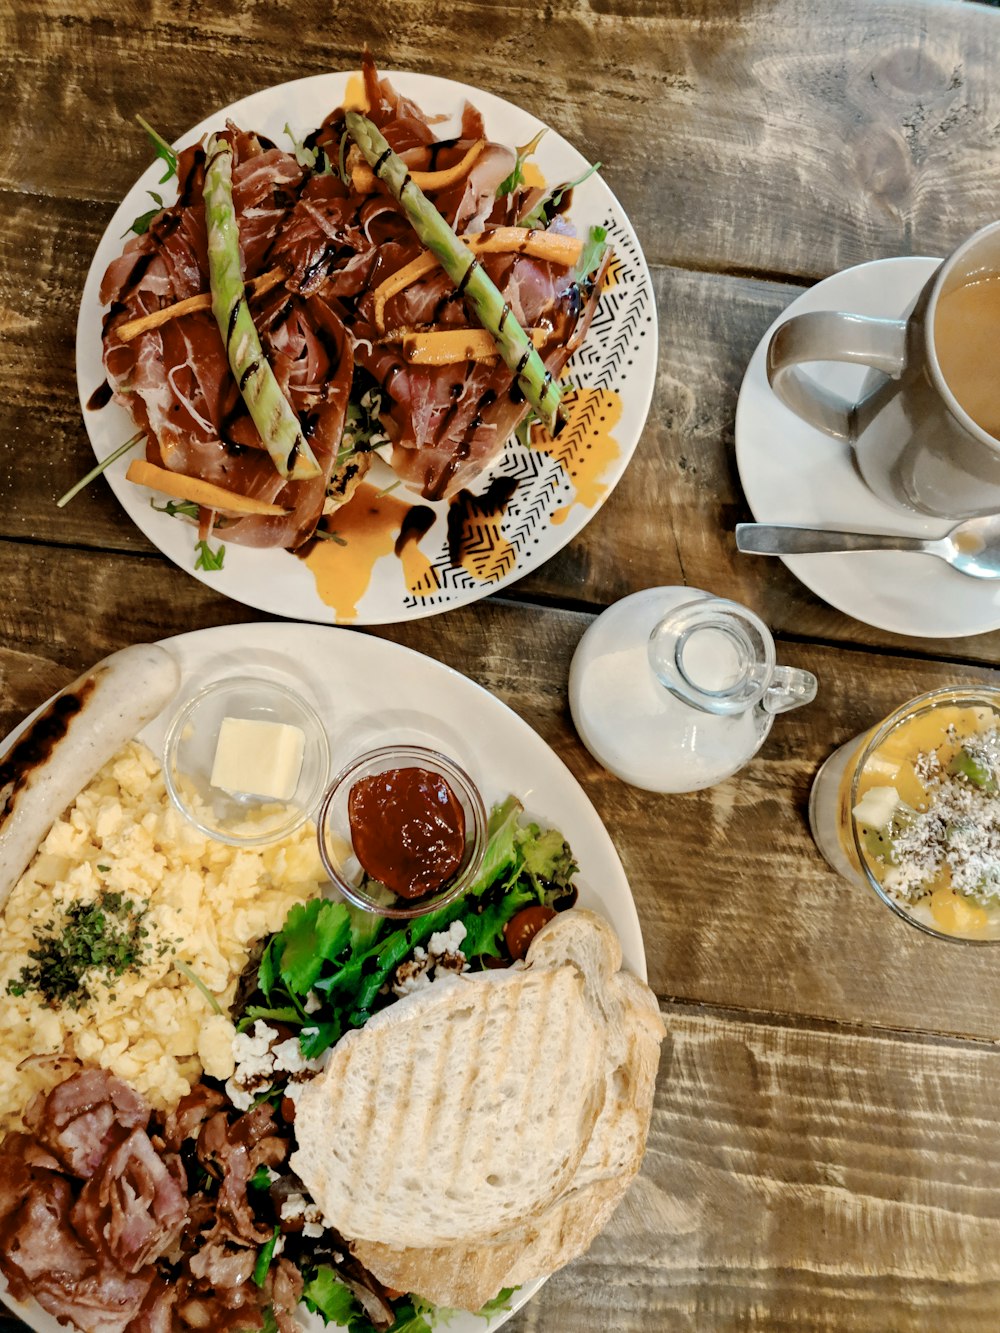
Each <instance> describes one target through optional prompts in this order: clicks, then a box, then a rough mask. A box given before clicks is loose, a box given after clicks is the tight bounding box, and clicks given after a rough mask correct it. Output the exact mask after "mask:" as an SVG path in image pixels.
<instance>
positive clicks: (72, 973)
mask: <svg viewBox="0 0 1000 1333" xmlns="http://www.w3.org/2000/svg"><path fill="white" fill-rule="evenodd" d="M146 907H147V904H146V903H141V904H137V903H134V902H133V901H132V900H131V898H126V897H125V896H124V895H123V894H121V893H111V892H110V891H108V890H107V889H102V890H101V892H100V893H99V894H98V895H97V897H96V898H95V899H94V900H93V902H89V903H72V904H71V905H70V906H69V907H68V908H67V909H66V912H65V918H64V921H63V923H62V924H61V925H60V924H58V923H57V922H55V921H49V922H48V923H47V925H45V926H44V927H43V928H42V932H41V933H39V934H37V935H36V936H35V942H36V945H37V948H34V949H29V950H28V957H29V958H31V959H32V960H33V962H32V963H31V964H29V965H27V966H26V967H23V968H22V969H21V975H20V977H19V978H18V979H17V980H16V981H8V983H7V993H8V995H25V994H27V992H28V991H38V993H39V994H40V995H41V996H42V998H43V999H44V1000H45V1001H46V1002H47V1003H48V1004H50V1005H52V1006H53V1007H57V1006H58V1005H61V1004H65V1005H68V1006H69V1008H71V1009H80V1008H81V1007H82V1006H83V1005H85V1004H86V1003H87V1001H88V1000H89V999H90V998H91V992H90V988H89V984H88V976H87V974H88V973H90V972H103V973H104V977H103V978H100V979H101V980H103V981H104V984H105V985H106V986H110V985H111V980H110V979H111V978H112V977H120V976H122V975H123V974H124V973H125V972H138V971H139V968H140V966H141V964H142V960H143V955H144V954H145V952H146V949H147V947H148V945H147V943H146V940H147V939H148V935H149V932H148V931H147V930H146V928H145V927H144V926H143V924H142V921H143V917H144V916H145V914H146Z"/></svg>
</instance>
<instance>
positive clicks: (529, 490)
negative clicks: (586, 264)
mask: <svg viewBox="0 0 1000 1333" xmlns="http://www.w3.org/2000/svg"><path fill="white" fill-rule="evenodd" d="M602 225H603V227H604V229H605V231H606V232H607V233H608V241H609V242H610V244H611V245H612V246H613V247H614V251H615V260H614V263H615V269H614V283H613V285H610V286H607V287H605V289H604V291H603V292H602V293H601V299H600V302H599V303H598V307H597V310H596V311H595V313H594V318H593V320H592V321H591V325H590V329H589V330H588V333H587V337H586V339H585V341H584V344H583V346H582V347H580V348H578V349H577V351H576V352H574V354H573V357H572V359H571V360H570V362H569V365H568V367H567V374H566V377H565V384H566V388H567V389H568V390H572V389H574V388H612V387H614V388H619V387H620V386H621V385H622V384H623V383H624V382H625V380H626V379H627V378H628V376H629V371H630V362H631V360H632V357H633V354H634V352H635V351H636V350H637V348H638V343H639V338H640V337H641V336H642V332H643V331H642V325H643V324H644V323H645V322H646V321H647V317H648V313H649V305H650V300H651V297H650V293H649V291H648V289H647V287H646V286H645V284H644V283H641V282H640V268H639V264H638V254H639V252H638V249H637V246H636V243H635V241H634V240H633V239H632V236H631V235H630V233H629V232H628V231H627V230H626V229H625V228H624V227H622V225H621V224H620V223H619V222H618V221H617V219H615V218H610V217H609V218H605V220H604V222H603V224H602ZM591 424H592V423H591V421H590V414H589V413H588V412H587V411H586V410H585V411H584V412H583V414H582V415H581V416H580V417H579V418H578V419H577V420H576V421H575V422H574V425H573V427H572V430H573V432H574V438H575V437H576V435H581V436H582V435H585V434H586V433H587V430H588V428H589V426H590V425H591ZM498 475H502V476H508V477H513V478H514V479H515V480H516V481H517V483H518V484H517V490H516V491H515V492H514V495H513V496H512V497H511V500H510V504H509V505H508V507H507V513H506V515H505V517H504V520H503V524H502V527H501V533H502V537H503V539H504V540H505V541H506V542H507V543H508V545H509V550H508V551H507V552H505V553H504V555H503V557H502V558H499V559H497V558H496V557H495V556H494V548H495V546H496V539H495V537H494V534H493V532H492V530H491V529H490V526H489V525H488V524H482V525H477V527H475V528H474V533H475V539H474V542H473V544H472V545H471V546H470V547H469V548H468V551H469V554H470V555H471V556H472V557H473V559H476V558H477V557H478V558H479V559H480V560H481V561H482V562H483V563H485V564H489V563H490V562H491V557H493V559H494V560H495V561H496V564H497V569H498V579H497V581H499V579H502V578H506V577H508V576H509V575H510V574H511V573H512V572H514V571H515V570H517V569H518V568H520V567H521V565H522V563H523V562H524V560H525V557H526V556H527V555H528V553H529V552H530V549H531V547H532V545H534V544H535V543H536V542H537V541H538V540H539V538H540V535H541V534H542V533H543V532H544V531H545V529H546V527H547V526H548V525H549V524H550V522H551V519H552V514H553V512H554V511H555V510H556V509H557V508H558V506H559V505H560V503H562V502H563V499H564V497H567V498H568V497H569V496H571V495H572V493H573V486H572V483H571V482H570V481H569V479H568V478H567V475H566V472H565V471H564V469H563V467H562V466H561V464H560V463H559V461H558V460H557V459H556V458H553V457H552V456H551V455H550V454H548V453H546V452H544V451H542V450H540V449H531V448H526V447H525V446H523V445H521V444H518V443H517V442H516V441H514V440H511V441H510V443H509V444H508V445H507V449H506V451H505V453H504V455H503V457H502V459H501V460H500V461H499V462H498V463H497V464H496V466H494V467H493V468H492V469H491V476H494V477H495V476H498ZM488 484H489V483H488V481H484V482H483V483H482V486H481V488H480V491H483V490H485V489H486V487H487V485H488ZM431 568H432V570H433V571H434V574H435V575H436V576H437V581H438V590H437V592H435V593H433V594H432V595H431V596H430V597H415V596H413V595H412V594H407V595H406V596H405V598H404V606H406V608H407V609H411V610H412V609H416V608H417V607H423V608H427V607H432V606H433V607H441V606H448V605H450V604H451V603H453V602H455V601H458V600H464V598H465V595H467V594H468V593H469V591H470V590H472V589H482V588H483V586H484V585H483V583H482V582H481V581H480V580H479V579H476V578H474V577H473V576H472V575H471V574H470V573H469V572H468V570H467V569H465V568H464V566H462V565H454V564H452V562H451V557H450V555H449V552H448V541H447V536H446V535H443V537H442V543H441V546H440V548H439V549H438V551H437V553H436V554H435V555H434V556H433V557H432V559H431Z"/></svg>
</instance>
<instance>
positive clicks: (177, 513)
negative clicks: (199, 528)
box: [149, 496, 201, 522]
mask: <svg viewBox="0 0 1000 1333" xmlns="http://www.w3.org/2000/svg"><path fill="white" fill-rule="evenodd" d="M149 507H150V509H155V510H156V512H157V513H158V514H169V515H170V517H171V518H193V519H194V520H195V521H196V522H197V520H198V515H199V513H200V512H201V511H200V509H199V508H198V506H197V505H196V504H195V503H194V501H193V500H168V501H167V502H166V503H165V504H161V505H158V504H157V503H156V501H155V500H154V499H153V498H152V496H150V499H149Z"/></svg>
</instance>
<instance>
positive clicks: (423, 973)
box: [392, 921, 469, 998]
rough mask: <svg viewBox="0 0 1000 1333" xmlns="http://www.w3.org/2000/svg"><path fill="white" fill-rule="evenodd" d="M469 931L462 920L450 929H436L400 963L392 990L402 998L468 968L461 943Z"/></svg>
mask: <svg viewBox="0 0 1000 1333" xmlns="http://www.w3.org/2000/svg"><path fill="white" fill-rule="evenodd" d="M467 934H468V931H467V930H466V928H465V926H464V924H463V923H462V922H461V921H453V922H452V923H451V925H450V926H449V927H448V929H447V930H439V931H436V932H435V933H434V934H433V935H432V936H431V937H430V939H429V940H428V941H427V948H426V949H425V948H423V947H422V946H421V945H419V944H418V945H417V947H416V948H415V949H414V950H413V955H412V957H411V958H409V959H407V960H406V961H405V962H402V963H400V965H399V966H398V967H397V968H396V972H395V976H394V977H393V982H392V990H393V994H395V995H398V996H399V997H400V998H402V997H403V996H404V995H412V994H413V993H414V991H418V990H422V989H423V988H424V987H425V986H429V985H431V984H432V983H435V984H437V983H440V982H442V981H444V980H445V978H446V977H447V976H448V975H449V974H452V975H455V974H460V973H462V972H465V971H467V970H468V966H469V963H468V959H467V958H466V957H465V954H464V953H462V948H461V946H462V944H463V942H464V941H465V937H466V935H467Z"/></svg>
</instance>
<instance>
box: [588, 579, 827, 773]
mask: <svg viewBox="0 0 1000 1333" xmlns="http://www.w3.org/2000/svg"><path fill="white" fill-rule="evenodd" d="M815 696H816V677H815V676H813V675H812V674H811V673H810V672H808V671H799V670H797V669H795V668H792V667H783V666H776V665H775V655H774V640H773V639H772V637H771V633H770V631H769V630H768V628H767V626H766V625H765V624H764V622H763V621H762V620H761V619H760V617H759V616H756V615H754V613H753V612H752V611H748V610H747V609H746V607H743V606H740V605H739V604H738V603H736V602H730V601H727V600H725V599H724V598H721V597H713V596H711V595H710V594H709V593H707V592H702V591H701V590H700V589H698V588H647V589H645V590H644V591H643V592H637V593H634V594H633V595H632V596H631V597H625V598H623V599H622V601H620V602H616V603H615V604H614V605H613V606H610V607H609V608H608V609H607V610H606V611H605V612H603V614H602V615H600V616H598V618H597V619H596V620H595V621H594V623H593V624H592V625H591V626H590V628H589V629H588V630H587V632H586V633H585V634H584V636H583V638H582V639H581V640H580V643H579V645H578V647H577V650H576V653H575V654H574V657H573V662H572V665H571V667H570V675H569V699H570V710H571V712H572V714H573V721H574V723H575V725H576V729H577V731H578V732H579V734H580V739H581V740H582V741H583V743H584V745H586V747H587V749H588V750H589V751H590V752H591V754H592V755H593V756H594V758H595V759H596V760H597V761H598V762H599V763H600V764H602V765H603V766H604V767H605V768H607V769H609V770H610V771H611V772H612V773H615V774H616V775H617V776H618V777H620V778H622V779H623V780H624V781H625V782H628V783H631V784H632V785H633V786H635V787H643V788H645V789H646V790H647V791H658V792H681V791H697V790H698V789H699V788H702V787H711V786H714V785H715V783H717V782H721V781H722V780H723V779H724V778H727V777H729V776H730V775H731V774H733V773H735V772H737V771H738V770H739V769H741V768H742V767H743V766H744V765H745V764H746V763H748V762H749V760H750V759H751V758H752V757H753V755H755V754H756V753H757V751H758V750H759V749H760V747H761V745H763V743H764V739H765V737H766V736H767V734H768V732H769V731H770V730H771V724H772V722H773V721H774V716H775V714H776V713H783V712H786V711H787V710H788V709H790V708H798V707H799V706H800V705H801V704H807V703H809V702H810V701H811V700H812V699H814V698H815Z"/></svg>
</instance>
